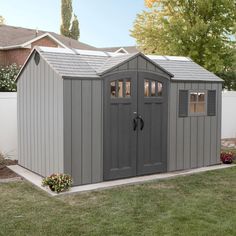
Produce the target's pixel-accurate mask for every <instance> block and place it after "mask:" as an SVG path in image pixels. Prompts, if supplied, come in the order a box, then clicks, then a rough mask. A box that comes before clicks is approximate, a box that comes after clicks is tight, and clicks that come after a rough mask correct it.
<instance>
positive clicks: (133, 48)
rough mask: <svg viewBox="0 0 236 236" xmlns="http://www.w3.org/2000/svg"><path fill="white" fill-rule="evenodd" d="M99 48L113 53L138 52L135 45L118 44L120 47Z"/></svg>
mask: <svg viewBox="0 0 236 236" xmlns="http://www.w3.org/2000/svg"><path fill="white" fill-rule="evenodd" d="M99 50H101V51H104V52H114V53H125V54H130V53H137V52H140V51H141V50H139V49H138V48H137V47H136V46H120V47H106V48H99Z"/></svg>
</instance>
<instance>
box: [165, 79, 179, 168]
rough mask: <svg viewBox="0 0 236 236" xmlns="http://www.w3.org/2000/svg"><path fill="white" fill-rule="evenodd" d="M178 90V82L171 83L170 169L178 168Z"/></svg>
mask: <svg viewBox="0 0 236 236" xmlns="http://www.w3.org/2000/svg"><path fill="white" fill-rule="evenodd" d="M177 91H178V84H177V83H171V84H170V100H169V102H170V105H169V106H170V114H171V115H170V124H169V126H170V129H169V131H170V135H169V142H170V143H169V147H170V156H169V160H168V167H167V170H168V171H174V170H176V168H177V166H176V127H177V124H176V121H177V96H178V94H177Z"/></svg>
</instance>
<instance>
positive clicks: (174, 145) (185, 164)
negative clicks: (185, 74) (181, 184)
mask: <svg viewBox="0 0 236 236" xmlns="http://www.w3.org/2000/svg"><path fill="white" fill-rule="evenodd" d="M180 89H186V90H191V89H199V90H210V89H215V90H216V93H217V101H216V106H217V115H216V116H188V117H184V118H181V117H179V116H178V101H179V98H178V91H179V90H180ZM169 99H170V100H169V101H170V105H169V115H170V117H169V131H168V132H169V133H168V148H169V154H168V171H174V170H182V169H189V168H196V167H202V166H208V165H214V164H218V163H219V156H220V137H221V84H220V83H210V82H205V83H204V82H201V83H194V82H193V83H190V82H179V83H177V82H172V83H171V84H170V95H169Z"/></svg>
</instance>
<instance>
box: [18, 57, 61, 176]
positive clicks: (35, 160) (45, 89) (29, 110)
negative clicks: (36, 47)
mask: <svg viewBox="0 0 236 236" xmlns="http://www.w3.org/2000/svg"><path fill="white" fill-rule="evenodd" d="M62 83H63V81H62V79H61V78H60V77H59V76H58V75H56V74H55V72H53V71H52V69H51V68H50V67H49V65H48V64H47V63H46V62H45V61H44V60H43V59H42V58H41V60H40V63H39V65H38V66H36V65H35V63H34V60H33V57H32V59H31V60H30V61H29V63H28V65H27V67H26V68H25V70H24V72H23V73H22V75H21V77H20V78H19V80H18V125H19V129H18V131H19V136H18V137H19V138H20V140H18V145H19V150H21V151H20V152H19V164H20V165H22V166H23V167H25V168H28V169H31V170H32V171H34V172H36V173H38V174H40V175H42V176H46V175H48V174H51V173H54V172H63V163H61V162H62V160H63V158H62V157H63V152H58V153H56V152H54V149H55V150H56V149H58V148H59V147H58V146H57V145H58V144H60V145H61V144H62V140H63V130H62V128H63V124H62V122H61V123H60V124H59V119H58V117H59V116H60V117H62V116H63V114H62V109H63V104H62V103H61V102H60V101H62V100H60V97H62V96H63V93H62V90H61V89H60V88H62ZM59 84H61V85H60V86H58V85H59ZM59 89H60V90H59ZM54 94H57V95H56V96H54ZM60 121H62V120H60ZM60 149H61V150H63V147H60Z"/></svg>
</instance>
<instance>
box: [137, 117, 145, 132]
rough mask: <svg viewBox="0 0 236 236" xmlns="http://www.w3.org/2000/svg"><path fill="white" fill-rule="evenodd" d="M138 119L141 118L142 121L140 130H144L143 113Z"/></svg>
mask: <svg viewBox="0 0 236 236" xmlns="http://www.w3.org/2000/svg"><path fill="white" fill-rule="evenodd" d="M138 119H139V120H140V122H141V127H140V130H143V128H144V120H143V118H142V116H141V115H139V116H138Z"/></svg>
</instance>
